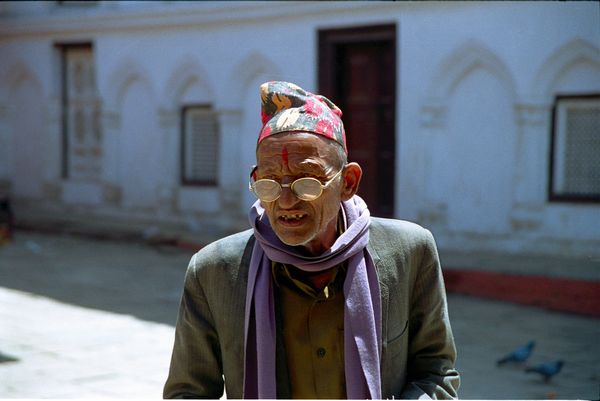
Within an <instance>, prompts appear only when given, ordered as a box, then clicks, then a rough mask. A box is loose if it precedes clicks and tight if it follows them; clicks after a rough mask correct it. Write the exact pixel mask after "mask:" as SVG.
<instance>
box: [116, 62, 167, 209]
mask: <svg viewBox="0 0 600 401" xmlns="http://www.w3.org/2000/svg"><path fill="white" fill-rule="evenodd" d="M109 77H110V78H109V85H108V99H107V102H106V107H107V109H108V110H109V111H108V113H109V114H110V115H113V117H111V118H114V119H115V120H116V121H117V123H115V124H114V125H113V129H112V130H111V132H110V133H107V140H106V144H107V145H106V146H105V152H106V158H105V160H106V164H105V167H106V168H107V169H108V170H109V174H108V178H109V180H110V181H111V182H112V183H114V184H116V186H117V188H118V191H119V192H120V194H118V196H119V197H120V198H121V199H120V200H121V202H122V205H123V206H125V207H130V208H136V209H138V210H141V211H142V212H143V211H149V210H152V209H153V208H154V207H155V206H156V204H157V196H158V193H157V192H158V191H157V184H158V182H159V181H160V175H161V174H162V171H161V161H162V154H161V151H162V149H163V147H162V143H161V137H160V128H159V124H158V118H157V111H158V100H157V98H156V93H155V90H154V88H153V87H152V85H151V82H152V80H151V79H150V77H149V75H148V74H147V72H146V71H145V70H144V69H143V68H142V67H141V66H140V65H139V64H138V63H137V62H133V61H129V60H126V61H124V62H123V63H121V64H120V65H119V66H118V67H117V68H116V69H115V70H114V71H113V72H112V74H110V75H109ZM115 181H116V183H115Z"/></svg>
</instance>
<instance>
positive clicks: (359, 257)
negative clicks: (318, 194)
mask: <svg viewBox="0 0 600 401" xmlns="http://www.w3.org/2000/svg"><path fill="white" fill-rule="evenodd" d="M342 208H343V211H344V213H345V215H346V220H347V224H348V227H347V229H346V231H345V232H344V233H343V234H342V235H340V236H339V237H338V239H337V240H336V241H335V243H334V244H333V246H332V247H331V249H329V250H328V251H326V252H324V253H323V254H322V255H320V256H314V257H310V256H305V255H301V254H299V253H297V252H296V250H295V249H294V248H293V247H291V246H288V245H285V244H284V243H283V242H281V241H280V240H279V238H278V237H277V235H276V234H275V232H274V231H273V229H272V228H271V225H270V224H269V220H268V218H267V216H266V214H265V213H264V209H263V208H262V207H261V206H260V201H257V202H256V203H255V204H254V205H253V206H252V209H251V210H250V213H249V217H250V223H251V224H252V227H253V228H254V236H255V237H256V242H255V244H254V248H253V250H252V258H251V260H250V271H249V275H248V288H247V291H246V316H245V334H246V337H245V350H246V353H245V371H244V398H269V399H274V398H276V397H277V389H276V378H275V305H274V296H273V284H272V280H271V261H275V262H278V263H285V264H291V265H293V266H296V267H297V268H299V269H302V270H304V271H310V272H316V271H322V270H326V269H329V268H331V267H333V266H336V265H338V264H340V263H342V262H343V261H347V263H348V270H347V273H346V279H345V282H344V297H345V305H344V364H345V375H346V396H347V397H348V398H351V399H365V398H372V399H380V398H381V380H380V377H381V372H380V358H381V305H380V303H381V299H380V293H379V282H378V280H377V271H376V270H375V265H374V263H373V261H372V259H371V256H370V255H369V253H368V251H367V249H366V246H367V243H368V241H369V223H370V214H369V210H368V209H367V205H366V204H365V203H364V201H363V200H362V199H361V198H360V197H358V196H354V197H353V198H352V199H350V200H348V201H346V202H342Z"/></svg>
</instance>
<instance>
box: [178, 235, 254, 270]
mask: <svg viewBox="0 0 600 401" xmlns="http://www.w3.org/2000/svg"><path fill="white" fill-rule="evenodd" d="M253 244H254V236H253V233H252V230H245V231H242V232H239V233H236V234H232V235H230V236H227V237H224V238H221V239H219V240H216V241H214V242H212V243H210V244H208V245H206V246H205V247H204V248H202V249H200V250H199V251H198V252H196V254H195V255H194V256H192V259H191V261H190V265H189V267H188V273H192V274H193V275H199V274H202V273H206V272H205V271H206V270H213V269H221V270H223V269H225V270H231V269H233V268H237V267H239V266H240V264H241V263H242V260H245V259H246V258H247V257H249V254H251V252H252V245H253ZM248 250H249V251H250V252H248ZM248 262H249V259H248Z"/></svg>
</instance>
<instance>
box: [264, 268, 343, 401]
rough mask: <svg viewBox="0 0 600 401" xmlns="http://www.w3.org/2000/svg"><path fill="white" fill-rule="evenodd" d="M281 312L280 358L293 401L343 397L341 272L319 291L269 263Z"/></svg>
mask: <svg viewBox="0 0 600 401" xmlns="http://www.w3.org/2000/svg"><path fill="white" fill-rule="evenodd" d="M272 268H273V277H274V281H275V288H276V291H277V294H278V295H277V296H278V300H279V302H280V307H281V312H282V322H281V323H282V328H283V341H284V347H285V354H286V359H287V367H288V374H289V381H290V389H291V396H292V398H304V399H317V398H329V399H343V398H346V380H345V376H344V293H343V284H344V278H345V275H346V272H345V267H343V266H336V267H333V268H332V269H333V274H332V276H331V278H330V280H329V282H328V283H327V285H326V286H325V287H324V288H323V289H322V290H320V291H318V290H315V289H314V288H313V287H312V286H310V285H309V284H307V282H305V281H306V280H302V279H301V277H300V276H301V272H299V271H298V269H296V268H295V267H293V266H287V265H284V264H280V263H273V264H272Z"/></svg>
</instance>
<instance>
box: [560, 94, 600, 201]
mask: <svg viewBox="0 0 600 401" xmlns="http://www.w3.org/2000/svg"><path fill="white" fill-rule="evenodd" d="M552 126H553V130H552V131H553V132H552V158H551V174H550V200H556V201H573V202H576V201H588V202H600V94H594V95H580V96H557V97H556V100H555V103H554V110H553V124H552Z"/></svg>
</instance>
